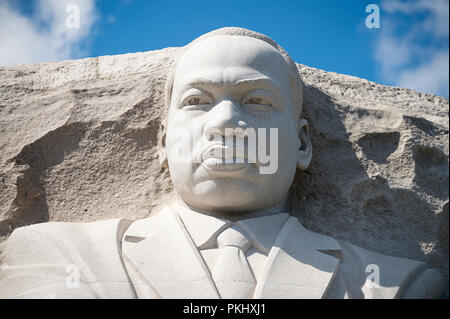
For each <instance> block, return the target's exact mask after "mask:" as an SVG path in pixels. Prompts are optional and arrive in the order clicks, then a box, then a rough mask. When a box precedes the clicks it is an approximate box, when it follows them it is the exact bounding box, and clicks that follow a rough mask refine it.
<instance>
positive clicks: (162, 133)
mask: <svg viewBox="0 0 450 319" xmlns="http://www.w3.org/2000/svg"><path fill="white" fill-rule="evenodd" d="M166 131H167V128H166V123H165V121H163V122H161V128H160V130H159V137H158V160H159V164H160V165H161V166H162V167H165V168H167V167H168V166H169V165H168V162H167V150H166Z"/></svg>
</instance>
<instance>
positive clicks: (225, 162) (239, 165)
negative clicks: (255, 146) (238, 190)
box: [201, 144, 250, 172]
mask: <svg viewBox="0 0 450 319" xmlns="http://www.w3.org/2000/svg"><path fill="white" fill-rule="evenodd" d="M247 154H248V152H247V150H246V149H242V150H237V149H236V148H235V147H229V146H227V145H223V144H213V145H210V146H209V147H207V148H206V149H205V150H204V151H203V152H202V154H201V162H202V166H203V167H205V168H206V169H209V170H215V171H224V172H231V171H243V170H245V169H246V168H247V167H248V166H249V165H250V163H249V161H248V155H247Z"/></svg>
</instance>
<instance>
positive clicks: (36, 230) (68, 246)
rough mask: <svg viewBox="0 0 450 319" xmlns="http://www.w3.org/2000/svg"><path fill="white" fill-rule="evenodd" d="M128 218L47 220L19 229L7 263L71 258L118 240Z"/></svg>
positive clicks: (8, 247)
mask: <svg viewBox="0 0 450 319" xmlns="http://www.w3.org/2000/svg"><path fill="white" fill-rule="evenodd" d="M124 221H125V220H122V219H110V220H103V221H96V222H88V223H66V222H48V223H40V224H34V225H30V226H24V227H19V228H16V229H15V230H14V231H13V232H12V234H11V236H10V237H9V239H8V241H7V244H6V250H5V257H4V258H5V262H6V263H7V264H8V265H10V266H11V265H29V264H42V263H44V264H45V263H52V264H57V263H58V262H59V261H67V260H69V259H71V257H72V255H73V254H74V253H76V252H77V253H78V254H83V253H86V252H88V250H95V249H97V247H98V246H103V249H104V248H105V245H106V246H109V245H110V244H111V243H113V244H115V243H116V242H117V240H116V237H117V233H118V231H119V230H120V225H121V224H122V225H123V224H124Z"/></svg>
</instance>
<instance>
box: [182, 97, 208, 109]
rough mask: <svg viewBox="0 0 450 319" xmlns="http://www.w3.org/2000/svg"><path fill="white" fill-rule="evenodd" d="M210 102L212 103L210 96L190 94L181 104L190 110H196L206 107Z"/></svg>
mask: <svg viewBox="0 0 450 319" xmlns="http://www.w3.org/2000/svg"><path fill="white" fill-rule="evenodd" d="M210 104H211V102H210V100H209V99H208V98H206V97H203V96H199V95H195V96H188V97H187V98H185V99H184V101H183V103H181V106H182V107H183V108H186V109H188V110H190V109H193V110H196V109H201V108H205V107H207V106H208V105H210Z"/></svg>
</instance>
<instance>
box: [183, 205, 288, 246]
mask: <svg viewBox="0 0 450 319" xmlns="http://www.w3.org/2000/svg"><path fill="white" fill-rule="evenodd" d="M174 208H175V210H176V212H177V213H178V214H179V216H180V218H181V220H182V221H183V224H184V226H185V227H186V229H187V231H188V232H189V234H190V236H191V238H192V240H193V241H194V243H195V245H196V246H197V247H198V248H199V249H208V248H214V247H215V246H216V237H217V235H218V234H219V233H220V232H222V230H224V229H226V228H227V227H229V226H231V225H233V224H237V225H238V226H240V227H242V228H243V229H244V230H245V231H246V233H247V235H248V236H249V237H250V238H251V240H252V243H253V245H254V246H255V248H257V249H259V250H261V251H262V252H263V253H264V254H265V255H267V254H268V253H269V251H270V249H271V248H272V245H273V243H274V242H275V240H276V238H277V236H278V234H279V232H280V231H281V229H282V227H283V225H284V223H285V222H286V221H287V219H288V217H289V214H288V213H286V212H283V213H275V214H272V215H266V216H261V217H253V218H248V219H242V220H240V221H238V222H232V221H229V220H227V219H223V218H219V217H214V216H209V215H204V214H200V213H197V212H194V211H192V210H190V209H188V208H186V207H183V206H179V205H177V206H176V207H174Z"/></svg>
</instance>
